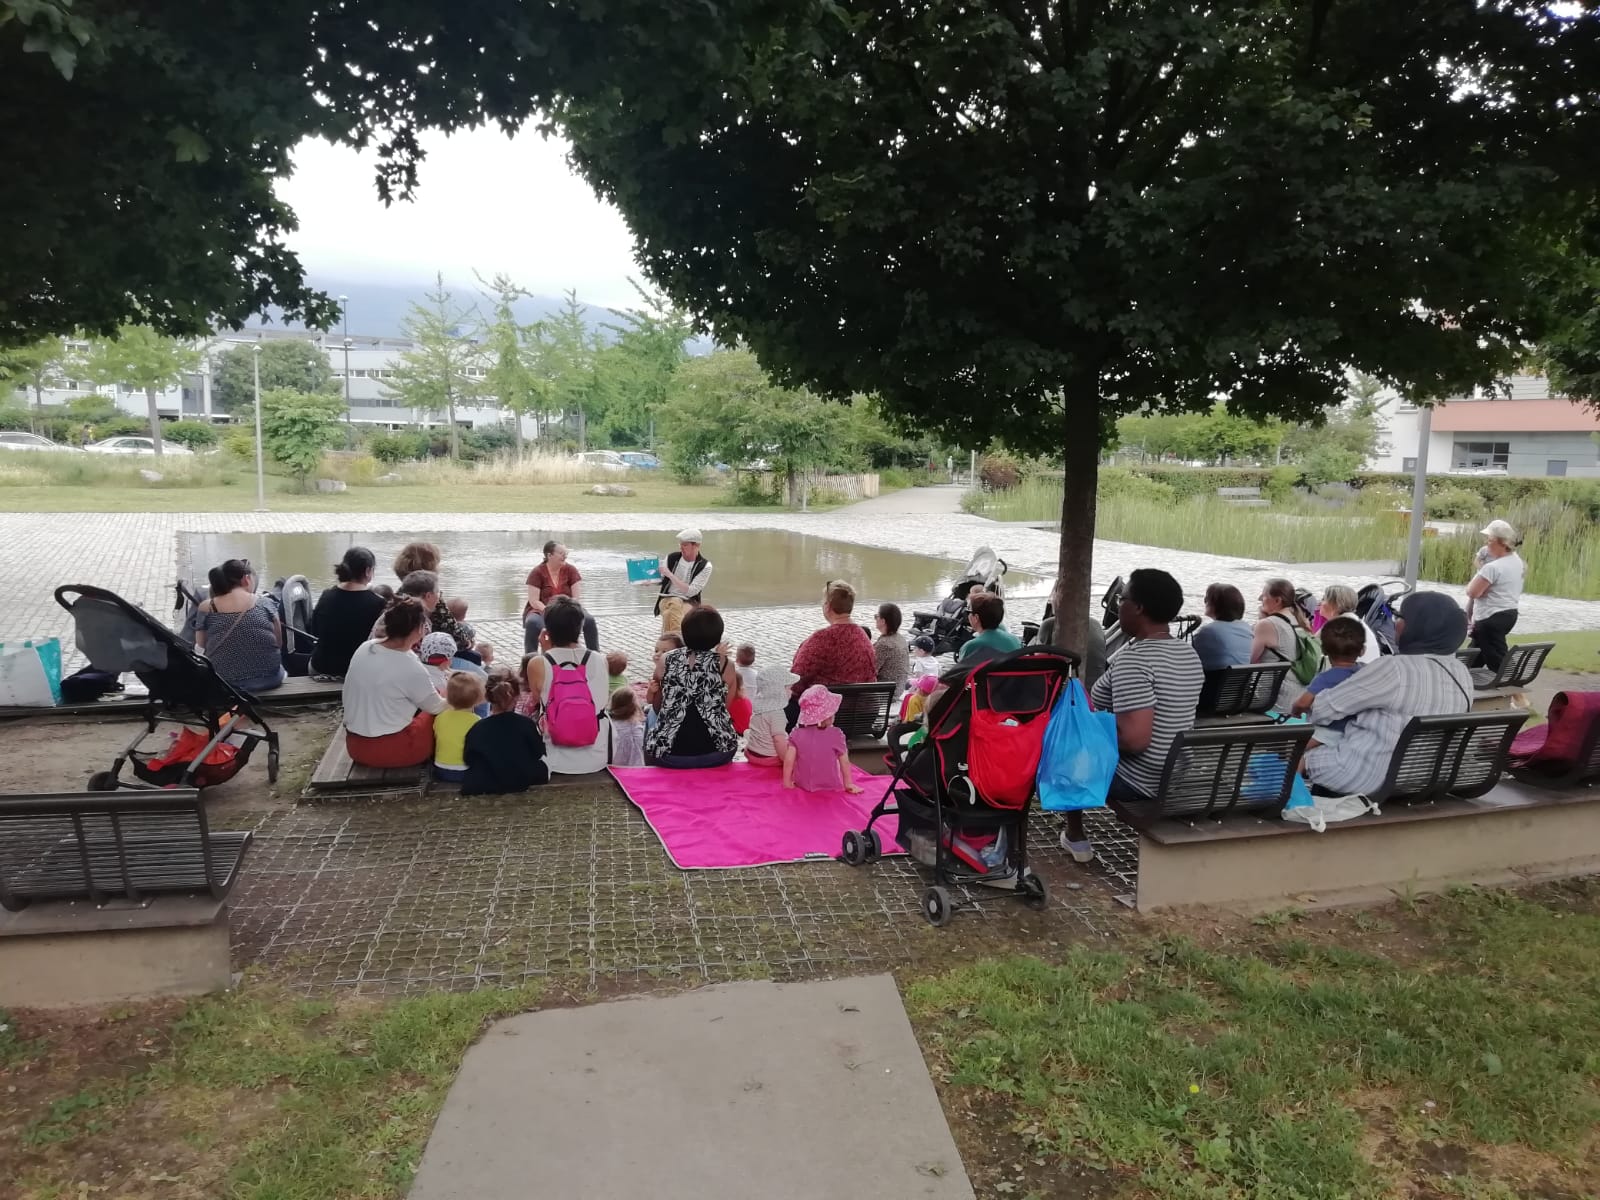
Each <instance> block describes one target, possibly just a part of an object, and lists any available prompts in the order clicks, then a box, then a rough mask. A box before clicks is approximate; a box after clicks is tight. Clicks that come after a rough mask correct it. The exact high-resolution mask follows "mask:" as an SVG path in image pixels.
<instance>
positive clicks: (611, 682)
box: [606, 650, 628, 692]
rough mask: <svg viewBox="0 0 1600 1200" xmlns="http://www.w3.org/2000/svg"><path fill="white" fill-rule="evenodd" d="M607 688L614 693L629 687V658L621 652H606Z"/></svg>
mask: <svg viewBox="0 0 1600 1200" xmlns="http://www.w3.org/2000/svg"><path fill="white" fill-rule="evenodd" d="M606 675H607V676H608V677H609V678H608V680H607V686H608V687H610V689H611V690H612V691H613V692H614V691H616V690H617V689H618V688H625V687H627V686H628V656H627V655H626V654H624V653H623V652H622V651H621V650H608V651H606Z"/></svg>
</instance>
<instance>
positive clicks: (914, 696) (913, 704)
mask: <svg viewBox="0 0 1600 1200" xmlns="http://www.w3.org/2000/svg"><path fill="white" fill-rule="evenodd" d="M938 686H939V677H938V676H937V675H924V676H922V677H921V678H919V679H917V680H915V681H914V682H913V683H912V684H911V687H910V688H908V689H907V690H906V695H905V699H903V700H902V701H900V720H901V721H918V722H920V721H921V720H922V714H923V713H924V712H926V711H927V709H928V697H929V696H931V695H933V689H934V688H936V687H938Z"/></svg>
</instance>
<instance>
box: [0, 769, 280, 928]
mask: <svg viewBox="0 0 1600 1200" xmlns="http://www.w3.org/2000/svg"><path fill="white" fill-rule="evenodd" d="M250 839H251V835H250V834H249V833H244V832H240V833H213V832H212V831H211V829H210V827H209V826H208V825H207V823H206V814H205V808H204V806H203V805H202V803H201V800H200V791H199V789H197V788H166V789H162V790H160V791H155V792H61V793H49V794H41V795H37V796H4V797H0V906H3V907H5V908H7V909H9V910H11V911H12V912H17V911H20V910H21V909H23V908H25V907H27V906H28V905H29V904H30V903H32V902H34V901H39V900H89V901H91V902H92V903H93V904H95V905H96V906H100V905H104V904H105V903H106V902H107V901H108V900H115V899H121V900H128V901H131V902H132V903H135V904H143V903H146V902H147V901H148V899H149V897H151V896H153V895H156V894H159V893H167V892H204V893H206V894H207V895H209V896H210V897H211V898H212V899H213V900H216V901H218V902H220V901H221V900H223V899H224V898H225V897H226V896H227V894H228V891H229V889H231V888H232V887H233V884H234V881H235V879H237V878H238V874H239V864H240V862H241V861H242V860H243V858H244V854H245V851H246V850H247V849H248V848H249V846H250Z"/></svg>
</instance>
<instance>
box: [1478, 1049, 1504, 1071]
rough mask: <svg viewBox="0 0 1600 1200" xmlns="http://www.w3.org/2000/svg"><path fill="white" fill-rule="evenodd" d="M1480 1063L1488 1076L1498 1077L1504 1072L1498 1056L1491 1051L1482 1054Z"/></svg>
mask: <svg viewBox="0 0 1600 1200" xmlns="http://www.w3.org/2000/svg"><path fill="white" fill-rule="evenodd" d="M1482 1061H1483V1069H1484V1070H1485V1071H1486V1072H1487V1073H1488V1074H1490V1075H1499V1074H1502V1073H1503V1072H1504V1071H1505V1068H1504V1067H1503V1066H1501V1064H1500V1056H1499V1055H1498V1054H1496V1053H1494V1052H1493V1051H1492V1050H1485V1051H1484V1052H1483V1060H1482Z"/></svg>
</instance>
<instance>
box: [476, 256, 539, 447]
mask: <svg viewBox="0 0 1600 1200" xmlns="http://www.w3.org/2000/svg"><path fill="white" fill-rule="evenodd" d="M488 287H489V290H490V292H491V293H492V296H491V297H490V298H492V299H493V301H494V320H493V321H491V322H490V323H489V324H488V325H486V326H484V329H483V344H484V349H485V351H486V352H487V353H488V355H489V356H490V359H491V362H490V366H489V369H488V371H487V372H485V374H484V380H483V385H484V390H485V391H487V392H488V393H489V394H490V395H492V396H493V397H494V398H495V399H496V400H497V401H498V402H499V404H500V407H501V408H503V409H505V410H506V411H507V412H508V413H510V414H511V425H512V428H513V429H515V430H516V437H517V458H518V459H521V458H522V418H523V417H524V416H526V415H527V414H528V413H536V412H538V411H539V403H540V400H541V398H542V389H541V388H540V386H539V380H538V378H537V377H536V376H535V375H534V372H533V369H532V368H531V367H530V366H529V358H530V353H531V350H530V347H531V345H532V330H530V329H529V327H528V326H526V325H521V324H519V323H518V322H517V318H516V313H515V311H514V309H513V306H514V305H515V304H516V302H517V300H519V299H520V298H522V297H523V296H526V295H528V293H527V292H526V291H524V290H523V289H522V288H520V287H518V286H517V285H516V284H514V283H513V282H511V280H510V278H509V277H507V276H505V275H496V276H495V277H494V278H493V279H492V280H490V281H489V283H488Z"/></svg>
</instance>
